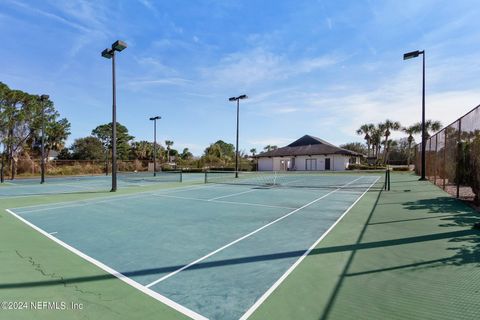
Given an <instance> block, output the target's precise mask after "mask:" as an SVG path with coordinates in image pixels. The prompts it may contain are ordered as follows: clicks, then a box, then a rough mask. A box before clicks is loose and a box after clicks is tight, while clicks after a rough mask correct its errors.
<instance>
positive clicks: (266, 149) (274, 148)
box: [263, 145, 278, 152]
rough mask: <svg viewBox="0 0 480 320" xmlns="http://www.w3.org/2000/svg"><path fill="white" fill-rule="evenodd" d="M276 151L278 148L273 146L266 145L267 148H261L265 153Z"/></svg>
mask: <svg viewBox="0 0 480 320" xmlns="http://www.w3.org/2000/svg"><path fill="white" fill-rule="evenodd" d="M276 149H278V147H277V146H275V145H273V146H272V145H267V146H265V147H264V148H263V150H264V151H267V152H268V151H272V150H276Z"/></svg>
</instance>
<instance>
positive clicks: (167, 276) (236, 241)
mask: <svg viewBox="0 0 480 320" xmlns="http://www.w3.org/2000/svg"><path fill="white" fill-rule="evenodd" d="M361 178H363V177H360V178H358V179H355V180H353V181H350V182H349V183H347V184H345V185H343V186H342V187H345V186H347V185H349V184H351V183H354V182H355V181H357V180H359V179H361ZM338 190H340V188H338V189H335V190H333V191H330V192H329V193H327V194H325V195H323V196H321V197H319V198H317V199H315V200H313V201H310V202H309V203H307V204H306V205H303V206H301V207H300V208H297V209H295V210H293V211H290V212H289V213H287V214H285V215H283V216H281V217H280V218H277V219H275V220H273V221H271V222H269V223H267V224H266V225H264V226H262V227H260V228H258V229H256V230H253V231H252V232H250V233H248V234H246V235H244V236H243V237H240V238H238V239H237V240H234V241H232V242H230V243H228V244H226V245H224V246H223V247H220V248H218V249H217V250H215V251H212V252H210V253H209V254H207V255H205V256H203V257H201V258H198V259H197V260H195V261H193V262H190V263H189V264H187V265H185V266H183V267H181V268H179V269H177V270H175V271H173V272H171V273H169V274H167V275H165V276H163V277H161V278H160V279H157V280H155V281H153V282H151V283H149V284H147V285H146V287H147V288H150V287H151V286H154V285H156V284H157V283H159V282H162V281H164V280H166V279H168V278H170V277H172V276H174V275H176V274H177V273H179V272H181V271H183V270H185V269H188V268H190V267H191V266H193V265H195V264H197V263H199V262H201V261H203V260H205V259H207V258H209V257H211V256H213V255H214V254H217V253H219V252H220V251H223V250H225V249H226V248H228V247H230V246H233V245H234V244H236V243H238V242H240V241H242V240H244V239H246V238H248V237H250V236H252V235H254V234H256V233H258V232H259V231H262V230H263V229H265V228H268V227H269V226H271V225H272V224H275V223H277V222H279V221H281V220H283V219H285V218H287V217H289V216H291V215H292V214H294V213H296V212H298V211H300V210H302V209H304V208H306V207H308V206H310V205H312V204H314V203H315V202H318V201H320V200H322V199H323V198H326V197H328V196H329V195H331V194H332V193H335V192H336V191H338Z"/></svg>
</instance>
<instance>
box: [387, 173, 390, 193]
mask: <svg viewBox="0 0 480 320" xmlns="http://www.w3.org/2000/svg"><path fill="white" fill-rule="evenodd" d="M387 172H388V191H390V169H388V171H387Z"/></svg>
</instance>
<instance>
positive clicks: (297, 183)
mask: <svg viewBox="0 0 480 320" xmlns="http://www.w3.org/2000/svg"><path fill="white" fill-rule="evenodd" d="M205 183H217V184H231V185H251V186H259V187H265V188H273V187H286V188H327V189H336V188H342V189H363V190H366V189H371V190H380V189H384V190H389V189H390V172H389V171H388V170H361V171H339V172H331V171H330V172H328V171H327V172H325V171H303V172H300V171H263V172H258V171H257V172H247V171H238V172H235V171H206V172H205Z"/></svg>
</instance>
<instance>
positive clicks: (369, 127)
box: [357, 123, 375, 157]
mask: <svg viewBox="0 0 480 320" xmlns="http://www.w3.org/2000/svg"><path fill="white" fill-rule="evenodd" d="M374 129H375V125H374V124H373V123H369V124H363V125H362V126H360V128H359V129H358V130H357V134H358V135H365V136H364V138H363V139H365V141H366V142H367V149H368V151H367V157H370V145H371V136H370V135H371V133H372V131H373V130H374Z"/></svg>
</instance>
